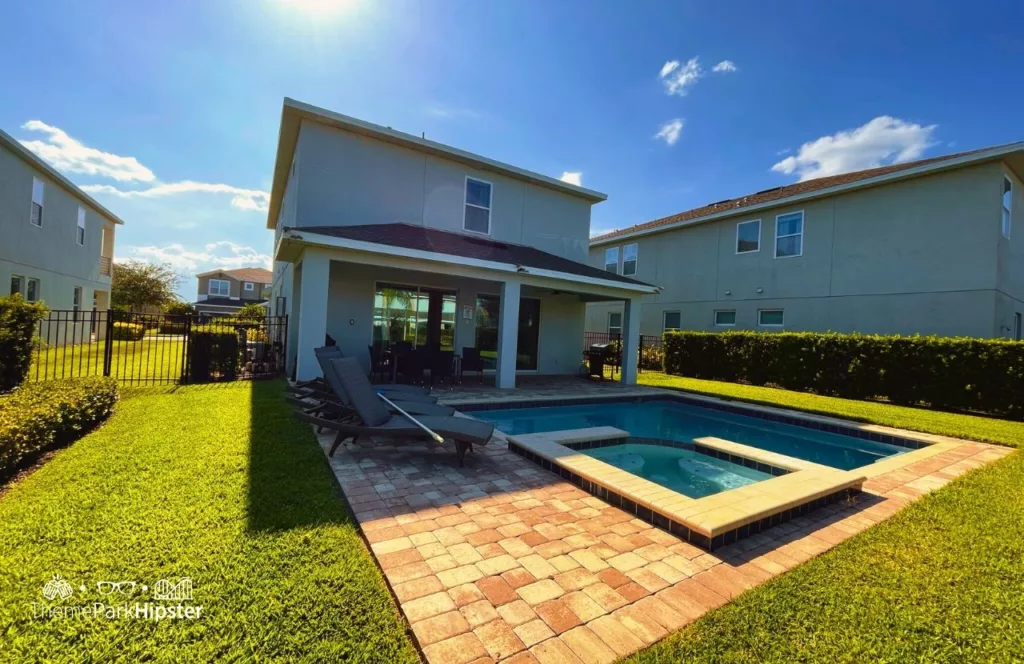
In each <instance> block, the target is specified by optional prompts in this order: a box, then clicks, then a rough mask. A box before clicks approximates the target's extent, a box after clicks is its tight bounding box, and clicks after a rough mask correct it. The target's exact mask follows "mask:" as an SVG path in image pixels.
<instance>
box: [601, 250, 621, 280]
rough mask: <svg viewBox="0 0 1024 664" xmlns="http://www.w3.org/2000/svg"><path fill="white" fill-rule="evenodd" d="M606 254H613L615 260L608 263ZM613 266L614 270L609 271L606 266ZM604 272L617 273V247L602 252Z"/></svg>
mask: <svg viewBox="0 0 1024 664" xmlns="http://www.w3.org/2000/svg"><path fill="white" fill-rule="evenodd" d="M608 252H613V253H614V254H615V260H614V261H613V262H612V263H609V262H608ZM613 264H614V265H615V269H614V270H609V269H608V266H609V265H613ZM604 271H605V272H611V273H612V274H618V273H619V248H618V247H608V248H606V249H605V250H604Z"/></svg>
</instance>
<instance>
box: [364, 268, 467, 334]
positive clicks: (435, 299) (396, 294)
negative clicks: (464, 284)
mask: <svg viewBox="0 0 1024 664" xmlns="http://www.w3.org/2000/svg"><path fill="white" fill-rule="evenodd" d="M373 342H374V343H386V344H396V343H402V342H406V343H409V344H411V345H412V346H413V347H419V346H436V347H438V348H440V349H441V350H454V348H455V293H454V292H451V291H442V290H438V289H433V288H420V287H417V286H399V285H395V284H383V283H382V284H377V290H376V292H375V293H374V298H373Z"/></svg>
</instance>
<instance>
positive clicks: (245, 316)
mask: <svg viewBox="0 0 1024 664" xmlns="http://www.w3.org/2000/svg"><path fill="white" fill-rule="evenodd" d="M266 317H267V308H266V307H264V306H263V305H262V304H253V303H251V302H250V303H249V304H246V305H245V306H243V307H242V308H241V309H239V310H238V311H236V312H235V318H237V319H239V320H245V321H251V322H254V323H259V322H261V321H262V320H263V319H265V318H266Z"/></svg>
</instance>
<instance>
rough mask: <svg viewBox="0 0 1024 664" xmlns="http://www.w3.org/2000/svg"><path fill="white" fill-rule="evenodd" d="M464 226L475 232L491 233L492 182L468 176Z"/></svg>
mask: <svg viewBox="0 0 1024 664" xmlns="http://www.w3.org/2000/svg"><path fill="white" fill-rule="evenodd" d="M462 228H463V229H465V230H467V231H473V232H474V233H483V234H485V235H490V233H491V183H490V182H484V181H483V180H476V179H474V178H471V177H467V178H466V206H465V212H464V216H463V218H462Z"/></svg>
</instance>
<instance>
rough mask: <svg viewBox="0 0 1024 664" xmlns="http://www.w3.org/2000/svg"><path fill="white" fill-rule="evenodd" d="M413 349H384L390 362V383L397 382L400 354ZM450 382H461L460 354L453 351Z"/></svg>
mask: <svg viewBox="0 0 1024 664" xmlns="http://www.w3.org/2000/svg"><path fill="white" fill-rule="evenodd" d="M415 350H416V349H415V348H414V349H412V350H408V351H402V352H400V353H396V352H395V351H393V350H390V349H389V350H387V351H385V352H386V353H387V354H388V359H389V361H390V362H391V382H392V383H397V382H398V361H399V359H400V358H401V357H402V355H405V354H406V353H409V352H414V351H415ZM452 382H453V383H456V382H457V383H462V355H459V354H458V353H453V354H452Z"/></svg>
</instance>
